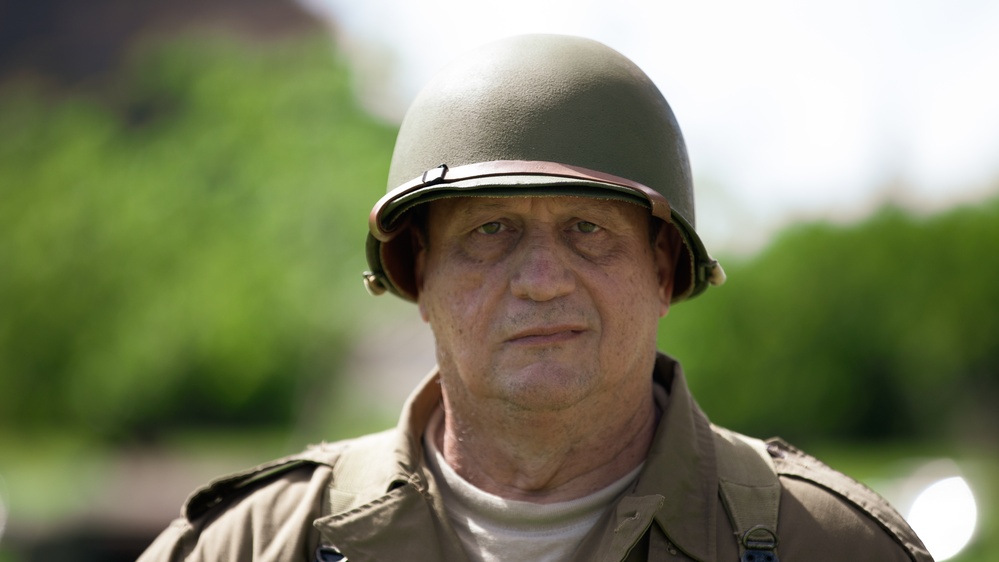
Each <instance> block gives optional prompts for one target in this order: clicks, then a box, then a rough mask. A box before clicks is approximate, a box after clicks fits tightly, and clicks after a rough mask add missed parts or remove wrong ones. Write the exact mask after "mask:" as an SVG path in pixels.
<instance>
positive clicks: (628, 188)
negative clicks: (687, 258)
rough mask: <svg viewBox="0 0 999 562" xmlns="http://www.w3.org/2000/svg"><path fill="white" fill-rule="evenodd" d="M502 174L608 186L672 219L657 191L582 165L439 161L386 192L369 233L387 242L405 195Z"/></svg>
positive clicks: (370, 219) (371, 219)
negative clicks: (449, 162)
mask: <svg viewBox="0 0 999 562" xmlns="http://www.w3.org/2000/svg"><path fill="white" fill-rule="evenodd" d="M504 176H550V177H552V178H561V179H569V180H581V181H585V182H592V183H600V184H605V185H606V186H607V188H608V189H611V190H616V191H623V192H628V193H632V194H634V195H637V196H638V197H639V198H641V199H643V200H645V201H646V202H647V203H648V205H649V208H650V209H651V211H652V216H654V217H656V218H658V219H660V220H663V221H665V222H672V216H671V212H670V206H669V201H667V200H666V198H665V197H663V195H662V194H661V193H659V192H658V191H656V190H654V189H652V188H650V187H648V186H646V185H643V184H641V183H638V182H636V181H632V180H629V179H627V178H622V177H619V176H615V175H612V174H607V173H604V172H598V171H596V170H589V169H587V168H583V167H581V166H572V165H569V164H560V163H558V162H542V161H537V160H493V161H490V162H476V163H474V164H465V165H463V166H457V167H454V168H449V167H448V166H447V164H441V165H440V166H437V167H436V168H431V169H429V170H427V171H425V172H423V174H421V175H420V176H419V177H417V178H414V179H412V180H410V181H408V182H406V183H404V184H402V185H401V186H399V187H397V188H395V189H393V190H392V191H390V192H388V193H387V194H386V195H385V196H384V197H382V198H381V199H380V200H379V201H378V203H376V204H375V206H374V208H373V209H372V210H371V214H370V215H369V217H368V228H369V230H370V231H371V235H372V236H374V237H375V238H376V239H377V240H379V241H380V242H388V241H389V240H391V239H392V238H394V236H395V232H397V231H398V226H399V225H398V224H396V222H395V221H394V220H393V219H394V216H393V212H392V211H394V210H395V208H397V207H398V205H397V203H398V202H399V201H400V200H405V199H406V198H407V196H409V195H413V194H415V193H416V192H419V191H421V190H424V189H427V188H432V187H435V186H445V185H448V184H453V183H457V182H461V181H467V180H477V179H487V178H497V177H504ZM543 189H544V186H537V187H534V188H533V190H543ZM531 190H532V187H531V186H525V193H526V192H529V191H531Z"/></svg>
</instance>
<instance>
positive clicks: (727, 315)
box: [661, 199, 999, 442]
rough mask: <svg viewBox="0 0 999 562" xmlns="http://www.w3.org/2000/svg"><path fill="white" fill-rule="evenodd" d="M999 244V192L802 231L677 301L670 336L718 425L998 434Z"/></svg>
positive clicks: (864, 435)
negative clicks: (920, 212)
mask: <svg viewBox="0 0 999 562" xmlns="http://www.w3.org/2000/svg"><path fill="white" fill-rule="evenodd" d="M997 242H999V199H994V200H991V201H989V202H986V203H983V204H980V205H976V206H969V207H964V208H959V209H954V210H952V211H949V212H946V213H942V214H939V215H935V216H930V217H922V218H919V217H916V216H914V215H912V214H909V213H906V212H904V211H902V210H900V209H898V208H894V207H889V208H885V209H883V210H882V211H880V212H879V213H878V214H876V215H875V216H873V217H871V218H870V219H867V220H865V221H863V222H861V223H858V224H855V225H852V226H846V227H843V226H833V225H830V224H823V223H816V224H803V225H799V226H796V227H793V228H791V229H790V230H788V231H786V232H784V233H783V234H782V236H780V237H779V239H778V240H776V241H775V242H774V243H773V244H772V245H771V246H770V247H768V248H767V249H766V250H765V251H764V252H763V253H761V254H760V255H757V256H754V257H753V258H751V259H749V260H744V261H738V260H733V261H732V263H731V264H726V265H727V266H728V267H727V269H728V271H729V281H728V282H727V283H726V284H725V285H724V286H722V287H721V288H719V289H713V290H712V291H711V293H712V294H710V295H709V298H704V299H697V300H696V301H693V302H692V303H690V304H685V305H682V306H678V307H675V308H674V309H673V310H672V311H671V312H670V317H669V319H668V320H666V321H664V322H663V330H662V331H661V332H662V336H661V345H662V346H663V348H664V349H667V350H676V353H677V355H678V356H679V357H680V358H681V359H682V360H683V361H684V364H685V366H686V369H687V371H688V373H689V374H690V379H691V386H692V387H693V388H694V391H695V394H696V395H697V396H698V397H699V399H700V401H701V403H702V405H703V406H704V407H705V409H706V410H707V411H708V413H709V414H710V415H711V416H712V418H713V419H715V420H716V421H718V422H719V423H721V424H723V425H729V426H732V427H736V428H740V429H742V430H744V431H747V432H750V433H755V434H781V435H783V436H785V437H788V438H792V439H794V440H796V441H805V440H809V439H822V438H826V439H828V438H841V439H845V438H849V439H881V438H888V437H894V438H899V437H902V438H914V437H923V438H927V437H929V438H949V437H951V436H954V435H958V434H960V435H961V436H963V437H964V438H965V439H967V440H969V441H972V442H973V441H976V440H993V441H994V440H995V439H996V435H994V431H992V430H991V429H990V428H994V427H997V426H999V425H997V421H999V420H997V419H996V417H995V413H994V408H993V406H991V405H992V404H995V403H996V401H997V400H999V346H997V345H996V335H997V334H999V314H996V313H995V311H996V310H999V262H996V261H995V260H994V259H992V258H991V256H992V255H993V254H994V251H995V248H996V244H997ZM983 422H991V423H984V424H983Z"/></svg>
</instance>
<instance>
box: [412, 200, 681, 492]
mask: <svg viewBox="0 0 999 562" xmlns="http://www.w3.org/2000/svg"><path fill="white" fill-rule="evenodd" d="M428 205H429V209H428V211H427V221H426V228H425V234H424V236H423V237H421V238H422V240H421V243H420V248H418V254H417V280H418V284H419V287H420V296H419V308H420V313H421V315H422V316H423V318H424V320H426V321H427V322H429V323H430V326H431V328H432V329H433V332H434V335H435V338H436V342H437V359H438V363H439V366H440V372H441V380H442V385H443V390H444V400H445V411H446V413H447V414H446V422H445V430H444V436H440V441H441V443H440V444H441V445H443V450H444V452H445V457H446V458H447V459H448V461H449V463H451V464H452V466H455V468H456V469H458V471H459V473H460V474H462V475H463V476H465V477H466V478H467V479H469V480H472V481H477V482H479V483H480V484H482V483H483V482H486V483H487V484H488V483H489V482H492V483H493V484H495V485H496V486H495V488H497V489H494V490H493V491H499V489H501V488H503V487H504V484H502V482H503V481H506V482H507V484H511V482H515V483H512V484H511V485H512V488H513V490H506V491H507V492H511V491H512V492H514V493H513V494H512V495H514V496H517V495H518V493H519V492H523V493H526V494H529V496H528V497H530V495H537V494H544V493H545V492H546V491H551V490H553V489H557V488H559V487H560V486H562V487H564V486H565V485H570V487H571V485H572V484H573V483H574V482H575V483H577V484H578V483H580V482H583V481H587V480H588V479H589V478H588V476H594V475H595V474H597V473H600V472H602V471H603V472H607V475H606V477H605V478H596V479H595V480H594V481H593V482H591V483H589V484H587V485H585V486H583V488H587V489H590V488H593V489H596V488H597V487H598V486H597V482H604V481H606V483H609V482H611V481H613V479H610V480H608V478H610V476H613V475H618V476H620V475H622V474H625V473H627V472H628V471H630V469H631V468H633V467H634V466H637V464H638V462H640V461H641V459H642V458H644V455H645V452H646V449H647V446H648V442H649V441H651V437H652V435H651V432H652V428H653V427H654V422H655V411H654V406H653V401H652V389H651V373H652V367H653V363H654V360H655V352H656V328H657V325H658V320H659V318H660V317H661V316H663V315H665V314H666V312H667V311H668V309H669V295H670V293H671V290H672V272H673V256H674V255H675V254H676V251H675V246H676V242H675V239H674V238H672V237H670V236H669V235H668V234H667V233H668V232H669V229H658V231H657V232H658V234H657V235H656V238H655V239H654V240H650V226H649V221H650V220H651V219H650V218H649V213H648V211H647V210H646V209H644V208H643V207H640V206H638V205H634V204H630V203H625V202H620V201H612V200H599V199H591V198H582V197H523V198H483V197H469V198H454V199H446V200H441V201H435V202H431V203H429V204H428ZM596 451H604V455H606V456H603V457H601V458H599V459H596V458H593V453H594V452H596ZM586 456H589V457H590V458H589V459H586V458H582V457H586ZM608 459H610V461H608ZM618 464H620V465H622V466H616V465H618ZM623 465H630V466H627V467H626V466H623ZM580 479H582V480H580ZM485 487H486V488H489V486H488V485H486V486H485ZM563 491H564V490H563ZM568 495H569V496H572V495H574V493H569V494H568Z"/></svg>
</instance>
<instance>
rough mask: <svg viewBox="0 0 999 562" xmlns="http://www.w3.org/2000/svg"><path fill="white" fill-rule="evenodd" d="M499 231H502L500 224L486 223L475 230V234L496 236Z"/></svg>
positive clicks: (501, 224)
mask: <svg viewBox="0 0 999 562" xmlns="http://www.w3.org/2000/svg"><path fill="white" fill-rule="evenodd" d="M501 230H503V223H500V222H487V223H486V224H484V225H482V226H480V227H479V228H476V229H475V231H476V232H479V233H481V234H496V233H498V232H499V231H501Z"/></svg>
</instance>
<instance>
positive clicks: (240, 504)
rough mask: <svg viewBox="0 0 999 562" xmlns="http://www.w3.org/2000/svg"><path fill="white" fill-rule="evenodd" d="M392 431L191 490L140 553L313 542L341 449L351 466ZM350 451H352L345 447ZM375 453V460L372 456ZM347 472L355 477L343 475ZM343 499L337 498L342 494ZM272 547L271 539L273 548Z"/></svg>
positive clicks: (189, 554)
mask: <svg viewBox="0 0 999 562" xmlns="http://www.w3.org/2000/svg"><path fill="white" fill-rule="evenodd" d="M394 433H395V432H394V430H389V431H385V432H381V433H376V434H370V435H366V436H363V437H358V438H354V439H348V440H344V441H338V442H333V443H321V444H317V445H311V446H309V447H308V448H306V449H305V450H304V451H302V452H300V453H297V454H294V455H289V456H286V457H282V458H279V459H276V460H272V461H269V462H266V463H263V464H260V465H257V466H255V467H252V468H249V469H246V470H242V471H239V472H236V473H233V474H229V475H227V476H223V477H221V478H218V479H216V480H213V481H212V482H210V483H208V484H207V485H205V486H203V487H201V488H199V489H198V490H196V491H195V492H194V493H193V494H191V496H190V497H189V498H188V499H187V501H186V502H185V503H184V506H183V508H182V509H181V516H180V517H179V518H178V519H176V520H175V521H174V522H173V523H172V524H171V525H170V526H169V527H168V528H167V529H166V530H165V531H164V532H163V533H162V534H161V535H160V536H159V537H158V538H157V539H156V541H155V542H154V543H153V544H152V545H151V546H150V548H149V549H148V550H147V552H146V553H145V554H144V555H143V557H142V558H140V560H142V561H147V560H149V561H152V560H189V559H191V560H201V559H205V560H207V559H212V558H213V557H218V556H222V557H224V558H226V559H231V560H243V559H247V560H250V559H256V558H255V557H254V556H255V549H256V548H258V547H259V546H260V545H261V544H271V545H278V544H281V545H282V546H281V548H283V549H284V548H286V549H289V552H296V553H309V552H311V550H313V549H314V548H315V545H314V544H313V543H315V542H316V541H315V537H314V536H312V534H313V533H312V528H313V526H312V524H313V521H315V520H316V519H318V518H319V517H321V516H322V515H323V514H324V512H326V511H328V509H329V504H330V501H331V500H332V501H333V502H334V503H336V501H337V499H336V498H334V497H331V493H335V485H334V483H335V481H336V480H337V478H338V473H340V472H342V471H343V470H344V468H343V467H342V466H341V465H342V464H343V463H342V461H343V459H344V458H345V455H347V456H350V457H351V462H350V464H351V465H353V466H357V465H362V464H365V463H366V461H367V460H368V458H367V457H368V456H378V455H380V454H381V451H383V450H385V448H386V445H388V444H389V443H391V440H392V439H393V438H394ZM348 451H349V453H348ZM371 460H373V461H374V460H375V459H373V458H372V459H371ZM344 477H345V478H344V479H350V478H352V475H350V474H344ZM341 503H342V500H341ZM274 547H276V546H272V548H274Z"/></svg>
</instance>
